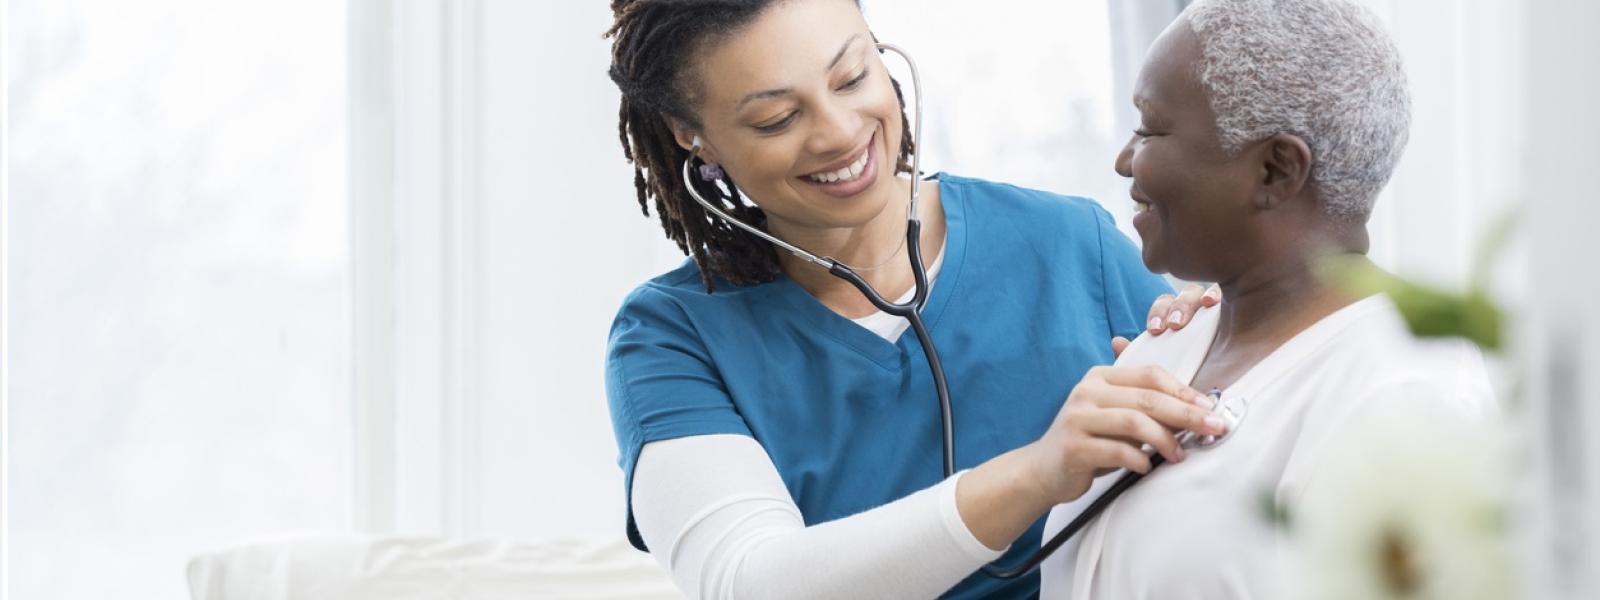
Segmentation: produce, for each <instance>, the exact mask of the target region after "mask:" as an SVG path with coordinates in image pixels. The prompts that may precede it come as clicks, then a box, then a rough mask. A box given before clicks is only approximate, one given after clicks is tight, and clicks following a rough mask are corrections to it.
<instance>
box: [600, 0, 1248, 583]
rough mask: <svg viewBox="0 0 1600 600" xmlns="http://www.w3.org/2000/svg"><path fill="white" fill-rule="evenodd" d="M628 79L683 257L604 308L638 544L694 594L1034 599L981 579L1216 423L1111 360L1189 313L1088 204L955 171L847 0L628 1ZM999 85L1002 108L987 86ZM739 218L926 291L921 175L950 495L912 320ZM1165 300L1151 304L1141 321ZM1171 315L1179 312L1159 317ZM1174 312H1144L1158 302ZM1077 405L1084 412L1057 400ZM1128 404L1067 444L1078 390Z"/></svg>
mask: <svg viewBox="0 0 1600 600" xmlns="http://www.w3.org/2000/svg"><path fill="white" fill-rule="evenodd" d="M612 8H613V11H614V13H615V16H616V21H615V23H614V25H613V27H612V29H611V30H610V32H609V33H608V35H610V36H611V37H612V39H613V43H614V45H613V54H612V65H611V77H612V78H613V80H614V81H615V82H616V83H617V85H618V87H619V88H620V89H621V91H622V106H621V111H620V118H621V123H620V129H621V131H620V134H621V140H622V144H623V150H624V154H625V156H626V157H627V158H628V159H629V160H630V161H631V162H632V163H633V165H634V167H635V179H634V183H635V186H636V188H637V192H638V201H639V203H640V207H641V208H642V209H643V210H645V211H646V213H647V214H648V213H649V212H650V211H652V210H653V211H654V212H655V213H656V215H657V216H658V217H659V218H660V220H661V224H662V227H663V229H664V231H665V232H666V234H667V236H668V237H669V238H670V239H672V240H673V241H674V242H676V243H677V244H678V245H679V247H680V248H682V249H683V250H684V251H685V252H686V253H687V254H689V255H690V257H691V260H689V261H686V262H685V263H684V264H683V266H681V267H679V268H677V269H674V270H672V271H670V272H668V273H664V274H662V275H660V276H658V277H656V278H654V279H651V280H650V281H647V282H645V283H643V284H642V285H640V286H639V287H638V288H637V289H636V290H635V291H634V292H633V293H632V294H630V295H629V296H628V297H627V299H626V300H625V301H624V302H623V305H622V306H621V308H620V309H619V311H618V313H617V317H616V320H615V322H614V324H613V326H612V329H611V334H610V336H611V337H610V343H609V348H608V352H607V357H606V388H607V395H608V400H609V402H610V408H611V416H612V421H613V425H614V429H615V434H616V439H617V443H618V446H619V450H620V463H621V467H622V469H623V472H624V474H625V479H626V492H627V494H628V507H629V513H628V520H627V532H628V535H629V538H630V540H631V541H632V542H633V543H634V544H635V545H636V546H638V547H639V548H640V549H647V550H648V551H649V552H650V553H651V554H652V555H653V556H654V557H655V558H656V560H657V561H659V562H660V563H661V564H662V565H663V566H665V567H666V568H667V569H669V570H670V572H671V573H672V577H673V579H674V580H675V581H676V582H677V584H678V586H679V587H680V588H681V589H682V590H683V591H684V592H685V593H686V594H688V595H690V596H691V597H697V598H790V597H793V598H853V597H858V598H930V597H935V596H939V595H941V594H945V595H947V596H948V597H955V598H976V597H991V598H1023V597H1030V596H1032V595H1034V594H1036V593H1037V592H1038V579H1037V577H1036V576H1030V577H1025V578H1021V579H1017V580H1011V581H1002V580H996V579H991V578H988V577H985V576H982V575H976V576H969V575H971V574H972V573H973V572H974V571H975V570H977V569H978V568H979V567H981V566H982V565H984V564H985V563H988V562H990V561H993V560H996V559H1000V558H1001V557H1002V556H1004V557H1005V559H1004V560H1006V561H1016V560H1019V559H1020V558H1021V557H1022V556H1023V555H1025V554H1027V553H1029V552H1031V551H1032V550H1033V549H1034V548H1036V547H1037V546H1038V544H1039V531H1040V528H1041V525H1042V521H1041V517H1042V516H1043V515H1044V514H1045V512H1046V511H1047V510H1048V509H1049V507H1050V506H1052V505H1054V504H1056V503H1059V502H1064V501H1066V500H1068V499H1070V498H1072V497H1075V496H1077V495H1079V494H1081V493H1082V490H1081V489H1075V488H1074V487H1073V486H1074V485H1076V484H1077V483H1078V482H1080V481H1082V479H1083V478H1082V477H1079V476H1078V475H1081V474H1088V473H1094V472H1096V471H1097V470H1104V469H1109V468H1118V467H1124V468H1135V469H1139V468H1147V467H1145V466H1142V465H1147V462H1145V458H1144V455H1143V454H1141V453H1140V452H1139V451H1138V446H1137V444H1150V445H1151V446H1153V447H1155V448H1158V449H1160V450H1161V451H1162V452H1163V453H1165V454H1167V458H1168V459H1169V460H1173V461H1178V460H1181V459H1182V456H1181V450H1179V449H1178V448H1177V445H1176V443H1175V441H1174V440H1173V437H1172V435H1171V430H1172V429H1197V430H1201V431H1204V432H1210V433H1220V431H1221V430H1220V428H1218V427H1216V426H1215V425H1212V424H1208V423H1206V422H1204V421H1203V417H1204V411H1203V410H1202V409H1201V406H1203V403H1204V400H1203V396H1202V395H1201V394H1200V393H1199V392H1197V391H1195V390H1192V389H1189V388H1188V387H1187V386H1184V385H1182V384H1180V383H1178V382H1177V381H1176V380H1174V379H1172V378H1171V377H1170V376H1166V375H1164V374H1162V373H1160V372H1157V371H1154V370H1147V369H1116V368H1096V365H1101V364H1105V363H1108V362H1110V361H1111V360H1112V358H1113V353H1112V345H1111V343H1109V341H1110V340H1111V339H1112V338H1113V337H1116V336H1123V337H1132V336H1135V335H1137V334H1138V333H1140V332H1141V331H1143V330H1145V329H1147V328H1153V329H1160V328H1163V327H1164V326H1167V325H1168V324H1171V323H1176V324H1179V325H1181V324H1183V323H1184V322H1186V321H1187V320H1188V316H1189V315H1192V314H1193V313H1194V311H1195V310H1196V306H1197V305H1198V304H1200V303H1201V302H1202V295H1201V294H1200V291H1199V289H1198V288H1192V289H1190V290H1186V291H1185V294H1183V295H1182V296H1181V298H1180V300H1179V301H1178V302H1169V301H1170V300H1171V299H1170V298H1163V294H1164V293H1165V292H1167V291H1168V288H1167V286H1166V285H1165V284H1164V283H1163V281H1162V280H1161V279H1160V278H1158V277H1157V276H1155V275H1152V274H1151V273H1150V272H1149V271H1147V270H1146V269H1145V267H1144V266H1143V265H1142V264H1141V263H1140V260H1139V253H1138V250H1137V249H1136V248H1135V247H1134V246H1133V244H1132V243H1130V241H1129V240H1127V239H1126V238H1125V237H1124V236H1122V235H1121V234H1120V233H1119V232H1118V231H1117V229H1116V227H1115V226H1114V225H1113V224H1112V221H1111V218H1110V216H1109V215H1108V214H1107V213H1106V212H1105V211H1104V210H1103V209H1101V208H1100V207H1099V206H1098V205H1097V204H1095V203H1094V202H1092V201H1090V200H1086V199H1082V198H1069V197H1063V196H1058V195H1054V194H1050V193H1045V192H1039V191H1034V190H1028V189H1023V188H1019V187H1016V186H1011V185H1005V184H1000V183H993V182H989V181H984V180H981V179H974V178H968V177H960V176H955V175H950V174H943V173H941V174H938V175H937V176H935V177H933V178H932V179H929V180H926V181H914V180H912V179H911V178H910V177H907V176H905V173H906V171H907V170H908V168H907V160H906V158H907V156H908V155H909V153H910V152H912V150H913V145H912V140H911V139H909V138H908V136H907V129H908V128H907V127H906V118H905V116H904V115H903V109H902V104H901V101H900V99H899V97H898V96H899V93H898V89H897V86H896V84H895V82H893V81H892V80H891V79H890V78H889V76H888V74H887V72H886V71H885V70H884V64H883V62H882V61H881V58H880V54H879V53H878V52H877V51H876V49H875V47H874V39H873V36H872V33H871V31H869V30H868V28H867V25H866V23H865V22H864V21H863V18H862V15H861V12H860V9H859V7H858V6H857V5H856V3H855V2H852V1H850V0H788V1H768V2H763V1H746V2H730V1H725V0H724V1H713V0H679V1H670V2H669V1H659V0H658V1H650V0H617V1H615V2H613V3H612ZM996 93H1004V92H1003V91H999V90H997V91H996ZM694 148H698V149H699V152H698V154H697V156H698V158H697V159H696V162H695V166H696V167H697V169H695V172H694V175H695V176H697V177H700V178H702V179H703V180H704V181H702V182H697V183H702V184H704V185H705V187H703V188H702V189H707V190H709V189H711V187H712V184H720V185H721V186H725V188H726V192H725V193H724V196H723V198H722V201H723V202H724V203H725V204H726V205H727V206H728V207H729V208H730V210H731V211H732V212H733V214H734V215H735V216H736V217H738V218H740V219H742V220H744V221H746V222H750V223H756V224H759V226H762V227H765V228H766V230H767V231H769V232H771V233H773V234H775V235H777V236H778V237H780V238H782V239H785V240H787V241H789V242H790V243H793V244H796V245H798V246H801V247H803V248H807V249H809V250H810V251H812V252H814V253H817V254H819V255H826V256H832V257H835V258H836V259H839V260H841V261H843V262H845V263H847V264H849V265H851V266H853V267H855V268H856V269H857V270H858V271H859V272H860V273H861V274H862V275H863V276H864V277H865V278H866V279H867V280H868V282H869V283H871V284H872V285H873V286H874V287H875V288H877V289H878V290H881V291H882V292H883V293H884V295H885V296H886V297H890V298H894V297H896V296H900V295H902V294H909V293H910V290H911V288H912V274H911V269H910V268H909V266H908V264H907V259H906V257H905V254H904V252H905V248H904V244H903V239H904V232H905V229H904V228H905V227H906V221H905V214H906V210H907V205H906V204H905V203H906V202H907V196H908V192H909V190H910V188H909V186H912V185H918V186H922V190H921V195H922V199H923V200H922V204H921V210H922V214H921V219H922V222H923V223H924V229H923V235H924V238H923V248H924V249H925V250H924V257H925V260H926V261H927V265H926V266H927V269H928V272H929V277H930V278H931V279H932V280H933V285H932V289H931V296H930V298H929V300H928V303H927V306H926V309H925V311H924V313H923V314H924V319H925V320H926V322H927V324H928V327H929V329H930V331H931V334H932V336H933V339H934V342H935V343H936V344H938V346H939V347H940V348H941V349H942V350H944V352H943V359H944V361H945V366H946V369H947V370H948V372H949V373H950V378H951V381H950V385H951V397H952V399H953V404H954V407H953V409H954V423H955V427H956V438H955V440H956V446H955V456H956V461H957V466H958V468H959V469H963V471H962V472H960V473H958V474H957V475H955V476H953V477H950V478H949V479H943V477H942V474H941V453H940V448H941V440H940V435H939V432H940V420H939V413H938V410H937V408H938V405H937V403H936V401H935V395H934V390H933V386H932V382H931V381H930V376H929V373H928V370H927V369H926V367H925V363H924V358H923V356H921V351H920V347H919V346H918V344H917V343H916V341H915V340H914V339H912V338H913V337H914V336H911V335H907V334H906V333H905V322H904V321H902V320H900V319H896V318H890V317H886V316H885V315H883V314H880V313H877V312H876V310H875V309H874V307H873V306H872V305H870V304H868V302H867V301H866V299H865V298H863V297H862V296H861V295H860V293H859V292H857V291H856V290H855V289H853V288H851V287H850V286H849V285H848V284H845V283H844V282H842V281H839V280H837V279H835V278H833V277H832V276H830V275H829V274H828V273H826V272H824V271H822V270H820V269H818V268H815V267H813V266H811V265H808V264H803V263H800V262H798V261H796V260H794V259H793V257H791V256H789V255H788V254H779V253H777V252H774V250H773V248H772V247H771V246H770V245H769V244H767V243H765V242H762V241H760V240H758V239H756V238H754V237H751V236H749V235H745V234H744V233H742V232H741V231H739V230H737V229H734V228H732V227H730V226H728V225H727V224H725V223H723V222H720V221H716V220H712V219H710V218H708V215H707V214H706V213H704V212H702V210H701V208H700V207H699V205H697V204H696V203H695V201H694V200H693V199H692V198H691V197H690V196H689V195H688V194H687V193H686V192H685V190H684V185H685V184H686V182H684V181H681V180H680V177H679V174H680V173H681V170H680V167H681V165H682V164H683V161H684V160H687V159H689V157H690V151H691V149H694ZM1153 304H1154V305H1155V309H1154V310H1153V311H1151V312H1149V313H1147V311H1146V307H1151V306H1152V305H1153ZM1169 304H1171V306H1169ZM1169 309H1170V310H1173V311H1175V312H1173V313H1171V314H1173V315H1174V316H1173V317H1172V318H1164V317H1161V316H1157V317H1156V318H1154V319H1151V318H1149V315H1151V314H1154V315H1168V314H1169V312H1168V311H1169ZM1069 397H1070V400H1069ZM1088 400H1093V401H1094V402H1096V403H1097V405H1098V406H1107V407H1120V412H1117V413H1115V414H1113V415H1111V416H1110V417H1108V418H1107V419H1105V420H1104V421H1103V422H1100V423H1096V424H1093V425H1092V426H1091V429H1092V430H1093V431H1095V432H1097V433H1100V434H1103V435H1107V436H1116V437H1117V438H1119V439H1122V440H1128V441H1130V442H1135V443H1106V444H1104V445H1102V446H1097V447H1087V448H1081V449H1079V450H1077V451H1074V452H1070V453H1069V452H1067V451H1066V445H1065V439H1066V432H1065V430H1064V429H1063V427H1062V425H1061V423H1060V422H1059V420H1058V419H1057V418H1056V417H1057V416H1058V414H1059V413H1060V411H1061V408H1062V406H1063V403H1066V404H1068V405H1070V404H1072V403H1075V402H1080V401H1088Z"/></svg>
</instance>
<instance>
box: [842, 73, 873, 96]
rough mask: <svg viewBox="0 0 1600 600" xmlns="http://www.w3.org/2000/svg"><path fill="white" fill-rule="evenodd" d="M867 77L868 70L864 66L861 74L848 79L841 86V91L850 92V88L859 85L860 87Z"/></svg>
mask: <svg viewBox="0 0 1600 600" xmlns="http://www.w3.org/2000/svg"><path fill="white" fill-rule="evenodd" d="M866 79H867V70H866V69H865V68H863V69H861V74H860V75H857V76H855V77H852V78H850V81H846V82H844V85H841V86H839V91H841V92H848V91H850V90H853V89H856V88H857V87H859V86H860V85H861V82H863V81H866Z"/></svg>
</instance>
